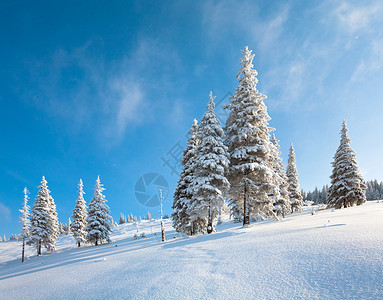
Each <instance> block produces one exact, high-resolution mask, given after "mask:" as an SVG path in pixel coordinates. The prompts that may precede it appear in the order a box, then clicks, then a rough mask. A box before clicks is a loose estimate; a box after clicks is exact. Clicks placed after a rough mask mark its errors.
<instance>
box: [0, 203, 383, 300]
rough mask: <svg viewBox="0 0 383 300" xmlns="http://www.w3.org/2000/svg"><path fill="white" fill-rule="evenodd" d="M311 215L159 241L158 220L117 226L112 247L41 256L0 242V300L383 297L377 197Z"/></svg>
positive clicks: (64, 239)
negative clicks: (23, 254)
mask: <svg viewBox="0 0 383 300" xmlns="http://www.w3.org/2000/svg"><path fill="white" fill-rule="evenodd" d="M310 212H311V209H310V210H307V211H306V212H304V213H302V214H294V215H290V216H288V217H287V218H286V219H284V220H282V221H280V222H274V221H264V222H259V223H257V224H252V225H251V226H250V227H248V228H242V227H241V226H240V224H234V223H232V222H231V221H228V220H227V221H226V222H224V223H223V224H222V225H221V226H218V228H217V232H216V233H214V234H211V235H200V236H193V237H183V238H181V237H177V238H174V236H175V232H174V230H172V228H171V222H170V220H167V222H166V230H167V241H166V242H165V243H161V242H160V234H159V223H158V221H157V222H156V221H142V222H141V223H140V225H139V226H138V235H140V234H141V233H142V232H145V234H146V236H147V237H146V238H140V239H137V240H135V239H133V236H134V234H137V228H136V226H135V225H132V224H125V225H121V226H118V227H115V229H114V232H113V234H112V240H113V243H111V244H106V245H101V246H97V247H94V246H92V247H84V248H73V246H74V244H75V242H74V240H73V239H72V238H71V237H68V236H60V238H59V239H58V246H57V249H58V251H57V252H56V253H53V254H50V255H43V256H41V257H36V256H34V252H33V251H32V250H33V249H29V250H28V252H27V253H28V255H33V256H31V257H29V258H28V259H27V260H26V262H25V263H24V264H21V263H20V260H19V259H17V260H15V259H16V258H18V257H19V255H20V249H21V246H20V242H17V241H11V242H3V243H0V299H25V298H28V299H132V298H133V299H135V298H137V299H180V298H182V299H185V298H186V299H196V298H197V299H227V298H230V299H249V298H256V299H291V298H295V299H297V298H299V299H382V298H383V285H382V282H383V255H382V253H383V201H381V202H376V201H374V202H368V203H366V204H364V205H362V206H359V207H353V208H347V209H341V210H335V211H331V210H325V211H319V212H318V213H317V214H315V215H311V213H310Z"/></svg>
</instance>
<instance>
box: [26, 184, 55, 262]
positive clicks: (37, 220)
mask: <svg viewBox="0 0 383 300" xmlns="http://www.w3.org/2000/svg"><path fill="white" fill-rule="evenodd" d="M57 236H58V221H57V212H56V205H55V203H54V200H53V198H52V197H51V195H50V191H49V189H48V186H47V181H46V180H45V177H44V176H43V178H42V180H41V185H40V186H39V192H38V194H37V198H36V199H35V203H34V205H33V208H32V213H31V227H30V238H31V241H32V242H33V243H34V244H35V246H36V250H37V255H40V254H41V246H42V245H44V246H45V247H46V248H47V250H48V252H51V251H53V250H54V248H55V243H56V238H57Z"/></svg>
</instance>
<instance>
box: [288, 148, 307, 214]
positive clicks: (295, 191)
mask: <svg viewBox="0 0 383 300" xmlns="http://www.w3.org/2000/svg"><path fill="white" fill-rule="evenodd" d="M295 162H296V160H295V152H294V147H293V144H291V146H290V152H289V160H288V164H287V169H286V176H287V183H288V188H287V190H288V192H289V197H290V201H291V212H294V211H299V212H301V211H302V205H303V198H302V195H301V192H300V189H299V181H298V171H297V166H296V165H295Z"/></svg>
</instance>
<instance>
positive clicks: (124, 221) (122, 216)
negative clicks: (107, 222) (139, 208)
mask: <svg viewBox="0 0 383 300" xmlns="http://www.w3.org/2000/svg"><path fill="white" fill-rule="evenodd" d="M125 223H126V217H125V216H124V214H123V213H120V220H119V221H118V224H119V225H121V224H125Z"/></svg>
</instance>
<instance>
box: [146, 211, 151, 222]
mask: <svg viewBox="0 0 383 300" xmlns="http://www.w3.org/2000/svg"><path fill="white" fill-rule="evenodd" d="M151 219H152V215H151V214H150V212H148V215H147V216H146V220H149V221H150V220H151Z"/></svg>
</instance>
